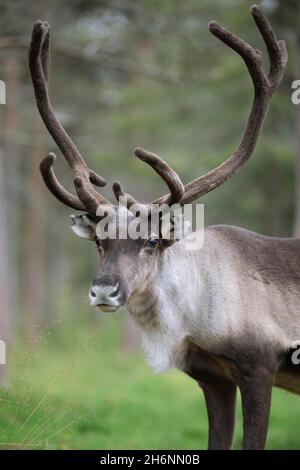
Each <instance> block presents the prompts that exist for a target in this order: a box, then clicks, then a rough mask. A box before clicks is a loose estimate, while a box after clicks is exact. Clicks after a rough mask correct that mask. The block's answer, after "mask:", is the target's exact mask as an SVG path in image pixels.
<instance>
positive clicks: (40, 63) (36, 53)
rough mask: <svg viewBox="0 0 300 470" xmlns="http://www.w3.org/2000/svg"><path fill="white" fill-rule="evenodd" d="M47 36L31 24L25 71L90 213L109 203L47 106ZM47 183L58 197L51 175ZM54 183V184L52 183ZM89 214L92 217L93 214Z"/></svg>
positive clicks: (98, 178)
mask: <svg viewBox="0 0 300 470" xmlns="http://www.w3.org/2000/svg"><path fill="white" fill-rule="evenodd" d="M49 35H50V26H49V24H48V23H46V22H42V21H37V22H36V23H35V24H34V27H33V31H32V38H31V44H30V50H29V68H30V72H31V78H32V83H33V87H34V92H35V97H36V102H37V107H38V110H39V112H40V115H41V117H42V119H43V121H44V124H45V126H46V127H47V129H48V131H49V133H50V134H51V136H52V137H53V139H54V140H55V142H56V143H57V145H58V147H59V148H60V150H61V152H62V154H63V155H64V157H65V159H66V161H67V162H68V164H69V166H70V168H71V171H72V173H73V177H74V179H75V178H80V179H81V186H80V189H79V186H78V185H77V186H76V184H75V182H74V184H75V188H76V190H78V189H79V193H78V197H79V199H80V198H81V196H82V195H83V194H82V189H81V187H84V194H86V193H87V192H89V194H90V197H89V198H88V200H89V201H90V200H91V199H93V200H94V203H93V204H89V205H88V207H87V206H85V202H84V201H86V200H87V198H84V201H83V200H82V202H83V206H85V207H84V210H87V211H90V208H91V206H93V207H96V206H98V205H99V204H109V202H108V201H107V200H106V199H105V198H104V197H103V196H102V195H101V194H99V193H98V192H97V191H96V190H95V189H94V187H93V186H92V184H91V183H93V184H95V185H97V186H100V187H101V186H104V185H105V180H104V179H103V178H102V176H100V175H98V174H97V173H95V172H94V171H92V170H90V169H89V168H88V167H87V165H86V163H85V161H84V159H83V158H82V156H81V154H80V152H79V150H78V149H77V147H76V145H75V144H74V142H73V141H72V139H71V138H70V136H69V135H68V134H67V132H66V131H65V129H64V128H63V126H62V125H61V124H60V122H59V121H58V119H57V117H56V116H55V113H54V111H53V108H52V106H51V103H50V99H49V94H48V85H47V81H48V71H49V48H50V39H49ZM46 166H47V165H46ZM52 171H53V170H52ZM49 175H50V170H49V172H48V179H49ZM43 178H44V175H43ZM46 178H47V176H46ZM44 180H45V178H44ZM50 180H51V183H49V184H50V186H51V187H52V188H54V187H55V194H56V195H58V194H60V195H62V189H64V188H62V186H61V185H59V191H57V188H58V186H57V183H58V181H57V179H56V178H55V179H54V174H53V173H51V176H50ZM50 180H49V181H50ZM54 181H55V183H53V182H54ZM48 187H49V186H48ZM67 194H69V196H70V193H67ZM69 196H68V198H69ZM71 196H72V195H71ZM73 197H75V196H73ZM68 198H67V199H68ZM62 199H64V197H63V198H60V200H62ZM72 201H73V202H75V205H77V206H78V201H77V199H72ZM62 202H63V201H62ZM80 210H82V209H80ZM93 213H94V214H95V212H93Z"/></svg>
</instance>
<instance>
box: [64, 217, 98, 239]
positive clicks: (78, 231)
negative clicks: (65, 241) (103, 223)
mask: <svg viewBox="0 0 300 470" xmlns="http://www.w3.org/2000/svg"><path fill="white" fill-rule="evenodd" d="M70 217H71V219H72V225H71V227H70V228H71V230H72V231H73V232H74V233H75V235H77V237H79V238H85V239H86V240H95V238H96V225H97V224H96V222H95V221H94V220H93V219H91V217H90V216H89V215H88V214H82V215H71V216H70Z"/></svg>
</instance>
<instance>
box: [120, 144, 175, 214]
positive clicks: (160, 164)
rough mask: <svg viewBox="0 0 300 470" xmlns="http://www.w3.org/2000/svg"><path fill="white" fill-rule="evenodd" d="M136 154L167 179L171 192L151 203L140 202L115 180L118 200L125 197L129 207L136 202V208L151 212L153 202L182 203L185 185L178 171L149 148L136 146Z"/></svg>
mask: <svg viewBox="0 0 300 470" xmlns="http://www.w3.org/2000/svg"><path fill="white" fill-rule="evenodd" d="M134 154H135V155H136V156H137V157H138V158H139V159H140V160H142V161H143V162H145V163H147V164H148V165H150V166H151V167H152V168H153V170H154V171H155V172H156V173H157V174H158V175H159V176H160V177H161V178H162V179H163V180H164V181H165V183H166V184H167V186H168V188H169V189H170V194H169V195H167V196H164V197H161V198H158V199H156V200H154V201H153V202H152V203H150V204H140V203H139V202H138V201H137V200H136V199H135V198H134V197H133V196H131V195H130V194H127V193H125V192H124V191H123V188H122V186H121V185H120V183H118V182H115V183H114V184H113V191H114V194H115V196H116V198H117V200H118V201H120V198H121V197H123V198H124V201H126V206H127V208H128V209H130V207H131V206H132V205H133V204H134V205H135V206H136V208H138V210H139V211H140V212H142V213H145V212H149V211H150V208H151V204H157V205H160V204H162V203H164V204H167V205H169V206H171V205H172V204H176V203H180V201H181V200H182V197H183V195H184V185H183V183H182V181H181V179H180V178H179V176H178V175H177V173H176V172H175V171H174V170H173V169H172V168H171V167H170V166H169V165H168V164H167V163H166V162H165V161H164V160H162V159H161V158H160V157H159V156H158V155H155V154H154V153H152V152H149V151H148V150H145V149H143V148H140V147H138V148H136V149H135V150H134Z"/></svg>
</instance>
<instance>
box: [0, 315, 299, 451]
mask: <svg viewBox="0 0 300 470" xmlns="http://www.w3.org/2000/svg"><path fill="white" fill-rule="evenodd" d="M95 321H96V320H95ZM97 323H98V325H97V328H96V327H95V326H96V325H95V324H94V325H93V327H91V326H89V325H88V323H87V322H84V321H83V320H77V321H76V319H75V321H74V324H73V327H72V328H70V323H69V321H68V322H65V323H64V322H63V323H62V324H60V325H56V326H54V327H50V328H48V329H46V330H45V331H44V333H43V335H41V337H40V339H39V341H38V342H37V344H36V345H35V349H34V352H30V351H29V350H28V346H26V345H25V344H24V343H23V344H20V345H19V347H18V348H17V349H16V350H15V352H14V355H13V357H12V358H11V362H12V377H11V380H12V385H11V388H10V389H9V391H2V392H1V395H0V396H1V400H0V407H1V412H0V436H1V437H0V443H1V446H2V447H4V448H47V449H205V448H206V440H207V418H206V411H205V405H204V398H203V395H202V393H201V391H200V390H199V387H198V386H197V384H196V382H194V381H193V380H191V379H190V378H188V377H187V376H185V375H184V374H183V373H181V372H177V371H172V372H169V373H167V374H162V375H157V374H154V373H153V372H152V371H151V370H150V369H149V367H148V365H147V364H146V363H145V361H144V359H143V358H142V356H141V355H140V354H138V353H129V352H128V350H127V349H124V345H123V344H122V340H121V334H120V331H121V329H120V325H121V318H120V316H119V317H114V318H112V317H109V318H104V319H101V321H98V322H97ZM299 418H300V412H299V406H298V397H297V396H293V395H291V394H288V393H287V392H283V391H279V390H274V395H273V406H272V414H271V420H270V430H269V440H268V448H270V449H272V448H273V449H296V448H299V444H300V441H299V432H298V423H299ZM241 422H242V421H241V412H240V404H239V411H238V425H237V436H236V443H235V447H236V448H239V447H240V446H241Z"/></svg>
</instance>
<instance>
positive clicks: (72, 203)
mask: <svg viewBox="0 0 300 470" xmlns="http://www.w3.org/2000/svg"><path fill="white" fill-rule="evenodd" d="M55 160H56V155H55V154H54V153H49V154H48V155H47V157H45V158H44V159H43V160H42V161H41V164H40V171H41V174H42V177H43V180H44V182H45V185H46V186H47V188H48V189H49V191H51V193H52V194H53V195H54V196H55V197H56V198H57V199H58V200H59V201H60V202H62V203H63V204H65V205H66V206H69V207H71V208H72V209H76V210H79V211H84V210H85V207H84V205H83V204H82V202H81V201H80V199H79V198H78V197H76V196H74V195H73V194H71V193H69V191H67V190H66V189H65V188H64V187H63V186H62V185H61V184H60V182H59V181H58V179H57V178H56V176H55V173H54V171H53V168H52V165H53V163H54V162H55Z"/></svg>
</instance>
